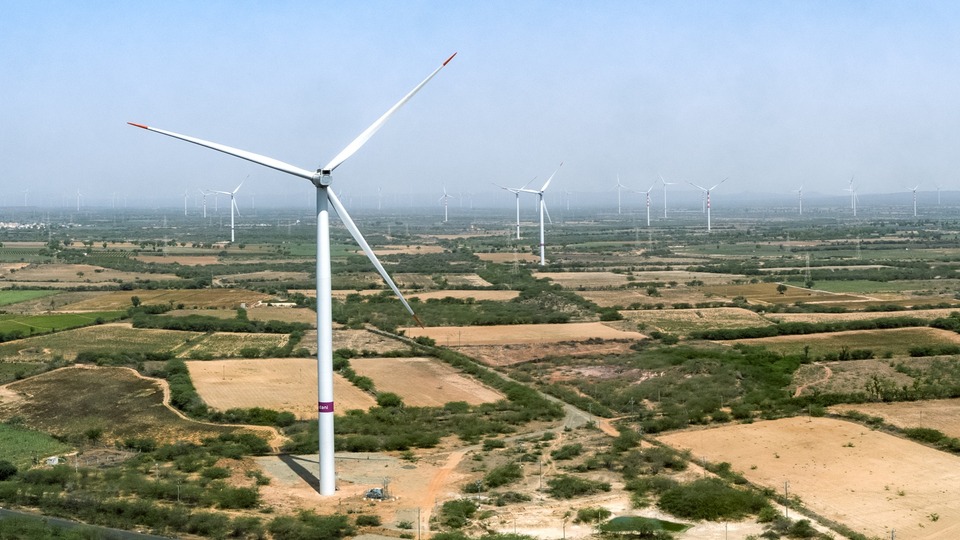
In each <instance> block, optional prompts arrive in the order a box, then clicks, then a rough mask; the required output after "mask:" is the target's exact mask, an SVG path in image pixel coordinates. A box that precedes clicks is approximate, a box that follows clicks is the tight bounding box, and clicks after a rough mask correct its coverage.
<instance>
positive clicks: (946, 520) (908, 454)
mask: <svg viewBox="0 0 960 540" xmlns="http://www.w3.org/2000/svg"><path fill="white" fill-rule="evenodd" d="M660 440H661V441H663V442H665V443H667V444H670V445H673V446H679V447H681V448H686V449H689V450H691V452H693V454H694V455H696V456H698V457H699V456H702V457H703V458H704V459H706V460H707V461H708V462H713V463H719V462H727V463H730V464H731V465H732V466H733V469H734V470H735V471H738V472H739V473H740V474H742V475H743V476H745V477H746V478H747V479H748V480H750V481H751V482H754V483H756V484H759V485H762V486H766V487H769V488H770V489H773V490H775V491H781V492H782V490H783V484H784V482H785V481H786V482H789V493H790V494H792V495H793V496H795V497H798V498H799V500H800V501H802V502H803V505H804V506H805V507H806V508H809V509H810V510H812V511H813V512H815V513H817V514H819V515H821V516H825V517H827V518H829V519H831V520H834V521H837V522H840V523H844V524H846V525H848V526H849V527H851V528H852V529H853V530H855V531H857V532H859V533H861V534H865V535H867V536H869V537H888V536H889V535H890V531H891V530H893V529H895V530H896V531H897V533H896V534H897V535H898V536H901V535H902V536H910V537H918V538H920V537H922V538H949V537H951V536H952V532H951V531H953V530H954V528H955V527H956V526H957V522H958V520H960V500H957V499H956V498H954V497H945V496H944V491H943V486H945V485H949V484H950V483H951V482H957V481H958V480H960V475H958V473H957V472H956V471H957V470H958V467H960V457H957V456H952V455H948V454H944V453H943V452H939V451H937V450H934V449H931V448H927V447H924V446H922V445H920V444H917V443H915V442H911V441H907V440H904V439H901V438H899V437H894V436H891V435H888V434H885V433H881V432H877V431H873V430H870V429H868V428H865V427H863V426H861V425H858V424H853V423H849V422H844V421H839V420H831V419H826V418H804V417H797V418H790V419H784V420H776V421H770V422H756V423H753V424H741V425H735V426H727V427H720V428H713V429H700V430H693V431H683V432H678V433H674V434H670V435H665V436H663V437H660ZM932 516H936V517H935V518H934V517H932Z"/></svg>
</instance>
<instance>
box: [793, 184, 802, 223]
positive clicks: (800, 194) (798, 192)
mask: <svg viewBox="0 0 960 540" xmlns="http://www.w3.org/2000/svg"><path fill="white" fill-rule="evenodd" d="M794 193H796V194H797V201H798V202H799V203H800V215H801V216H802V215H803V186H800V189H795V190H794Z"/></svg>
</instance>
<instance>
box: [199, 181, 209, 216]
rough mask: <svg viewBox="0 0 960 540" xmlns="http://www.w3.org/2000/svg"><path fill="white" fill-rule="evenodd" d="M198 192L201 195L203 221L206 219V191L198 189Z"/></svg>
mask: <svg viewBox="0 0 960 540" xmlns="http://www.w3.org/2000/svg"><path fill="white" fill-rule="evenodd" d="M198 191H200V194H201V195H203V219H207V191H206V190H205V189H199V188H198Z"/></svg>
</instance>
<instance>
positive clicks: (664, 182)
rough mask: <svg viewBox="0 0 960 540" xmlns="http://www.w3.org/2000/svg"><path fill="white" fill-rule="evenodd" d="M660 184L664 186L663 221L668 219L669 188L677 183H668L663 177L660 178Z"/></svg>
mask: <svg viewBox="0 0 960 540" xmlns="http://www.w3.org/2000/svg"><path fill="white" fill-rule="evenodd" d="M657 176H660V175H657ZM660 183H662V184H663V219H667V186H672V185H674V184H676V182H667V181H666V180H664V179H663V176H660Z"/></svg>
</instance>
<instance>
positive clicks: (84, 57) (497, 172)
mask: <svg viewBox="0 0 960 540" xmlns="http://www.w3.org/2000/svg"><path fill="white" fill-rule="evenodd" d="M4 8H5V9H4V17H3V18H2V19H0V54H2V57H3V58H4V60H5V63H4V64H5V65H4V70H3V72H2V74H0V102H2V104H3V107H2V108H0V111H2V112H0V122H2V125H3V126H4V129H3V131H2V134H0V156H2V158H3V165H4V167H3V171H2V173H0V175H2V181H0V195H2V197H3V200H5V201H6V204H8V205H15V204H19V202H18V201H20V200H22V191H23V189H25V188H28V187H29V189H30V190H31V194H33V195H32V196H36V197H38V199H37V201H38V202H39V200H40V199H39V198H40V197H46V198H47V199H48V200H52V201H57V200H61V199H63V198H64V197H67V198H70V200H71V201H72V197H74V194H75V191H76V190H77V189H79V190H81V191H82V192H83V193H84V195H85V200H86V201H89V202H90V203H91V204H94V203H93V201H94V200H100V201H106V200H108V199H109V198H110V197H111V196H112V193H114V192H116V193H117V194H118V195H119V196H127V197H130V198H133V197H156V198H170V199H171V200H174V201H175V200H176V198H177V197H181V199H182V194H183V192H184V190H190V191H191V192H194V193H195V192H196V190H197V189H198V188H210V189H218V190H232V189H233V187H235V186H236V185H237V184H238V183H239V182H240V181H241V180H243V179H244V178H245V177H246V176H247V175H250V180H248V181H247V183H246V184H245V185H244V188H243V191H242V192H241V193H243V194H244V195H246V196H251V195H252V196H256V197H257V201H258V203H259V202H260V201H261V200H263V201H264V204H266V202H267V200H268V198H270V197H274V198H277V197H279V198H280V199H283V198H287V197H289V198H290V199H292V200H302V199H304V198H308V199H310V200H311V201H312V191H313V190H312V187H311V186H310V185H309V184H308V183H307V182H306V181H297V180H296V179H292V178H289V177H287V176H286V175H283V174H281V173H278V172H275V171H272V170H270V169H266V168H263V167H260V166H257V165H254V164H252V163H248V162H244V161H241V160H237V159H235V158H231V157H228V156H224V155H222V154H219V153H216V152H211V151H209V150H204V149H202V148H199V147H196V146H194V145H190V144H188V143H184V142H182V141H175V140H172V139H169V138H166V137H162V136H159V135H156V134H150V133H146V132H144V131H141V130H136V129H134V128H131V127H130V126H128V125H127V124H126V122H128V121H131V122H140V123H144V124H148V125H151V126H156V127H159V128H161V129H167V130H171V131H175V132H179V133H184V134H187V135H192V136H195V137H200V138H204V139H207V140H211V141H215V142H219V143H222V144H226V145H230V146H234V147H237V148H241V149H244V150H249V151H253V152H257V153H260V154H264V155H268V156H271V157H274V158H277V159H280V160H283V161H286V162H289V163H291V164H293V165H296V166H299V167H303V168H308V169H310V168H316V167H318V166H320V165H321V164H323V163H326V161H328V160H329V159H330V158H331V157H332V156H333V155H334V154H336V153H337V152H339V151H340V149H342V148H343V147H344V146H345V145H346V144H347V143H348V142H350V140H352V139H353V138H354V137H355V136H356V135H357V134H358V133H359V132H360V131H362V130H363V129H364V128H366V127H367V126H368V125H369V124H370V123H371V122H373V121H374V120H375V119H376V118H377V117H379V116H380V115H381V114H382V113H383V112H384V111H385V110H386V109H387V108H389V107H390V106H391V105H392V104H393V103H395V102H396V101H397V100H398V99H399V98H400V97H401V96H403V95H404V94H405V93H406V92H407V91H409V90H410V89H411V88H412V87H413V86H414V85H415V84H416V83H417V82H419V81H420V80H422V78H423V77H424V76H426V75H427V74H428V73H429V72H430V71H432V70H433V69H434V68H436V67H437V66H438V65H439V64H440V63H441V62H442V61H443V60H444V59H445V58H447V57H448V56H449V55H450V54H452V53H453V52H457V53H458V55H457V57H456V58H455V59H454V60H453V62H451V63H450V65H449V66H447V68H446V69H444V70H443V71H442V72H441V73H440V74H438V76H437V77H436V78H435V79H434V80H433V81H432V82H431V83H430V84H428V85H427V86H426V87H425V88H424V89H423V91H421V92H420V94H418V95H417V96H416V97H415V98H414V99H413V100H412V101H411V102H410V103H409V104H407V105H406V106H405V108H404V109H403V110H401V111H400V112H399V113H398V114H397V116H396V117H395V118H393V119H392V120H391V121H390V122H389V123H388V124H387V125H386V126H385V127H384V129H383V130H382V131H381V132H380V133H378V134H377V135H376V137H375V138H374V139H373V140H371V142H370V143H369V144H368V145H366V146H365V147H364V148H363V149H362V150H361V151H360V152H359V153H358V154H357V155H356V156H354V157H353V158H352V159H351V160H350V161H348V162H347V163H345V164H344V165H343V166H342V167H341V168H339V169H338V170H337V174H336V176H335V178H334V184H333V185H334V189H335V190H337V192H349V193H350V194H354V195H356V194H359V193H364V194H368V196H369V197H375V196H376V191H377V188H378V187H379V188H382V189H383V191H384V194H392V195H396V194H401V193H407V192H416V193H430V192H432V191H433V192H436V193H437V197H439V196H440V194H441V193H442V192H441V186H442V185H446V187H447V189H448V190H450V191H453V192H458V191H463V192H468V191H470V192H474V193H476V192H480V191H494V190H496V188H495V187H493V186H492V185H491V184H490V183H491V182H497V183H500V184H504V185H509V186H519V185H522V184H524V183H525V182H527V181H528V180H530V179H531V178H533V177H535V176H536V177H538V178H540V179H541V181H542V180H543V179H545V178H546V177H548V176H549V175H550V174H551V173H552V172H553V170H554V169H556V166H557V164H558V163H559V162H561V161H563V162H564V167H563V170H562V171H561V172H560V173H559V174H558V175H557V177H556V179H555V181H554V182H555V183H554V184H553V185H552V186H551V187H552V189H556V190H561V189H565V190H571V191H581V192H583V191H601V190H604V189H613V187H614V185H615V182H616V175H617V174H618V173H619V174H620V177H621V179H622V181H623V183H624V184H626V185H628V186H630V187H632V188H634V189H639V190H646V189H647V188H648V187H649V186H650V185H651V184H652V183H653V182H654V181H655V180H656V178H657V175H658V174H662V175H663V176H664V177H665V178H666V179H667V180H668V181H674V182H681V183H683V185H682V186H676V187H677V189H678V190H684V191H690V190H692V189H693V188H690V187H689V186H688V185H686V182H687V181H691V182H695V183H698V184H700V185H705V186H709V185H713V184H715V183H717V182H718V181H719V180H721V179H722V178H724V177H729V178H730V180H729V181H728V182H727V183H726V184H725V185H724V186H723V188H722V189H723V190H724V191H725V192H728V193H730V194H734V193H758V192H764V193H767V192H769V193H789V192H791V191H793V190H796V189H797V188H799V187H800V186H801V185H802V186H804V191H805V192H809V193H813V192H819V193H821V194H824V195H831V196H832V195H836V196H842V195H843V194H844V192H843V189H844V188H846V187H847V182H848V181H849V179H850V177H851V176H852V175H855V178H856V184H857V187H858V191H859V192H860V193H861V194H865V193H884V192H906V191H908V190H909V189H910V188H912V187H913V186H914V185H916V184H918V183H921V187H920V190H921V191H927V192H930V191H934V190H936V188H937V186H940V187H941V188H942V189H944V190H958V189H960V179H957V178H955V171H957V170H960V156H958V153H957V152H956V151H955V150H954V149H955V148H956V147H958V142H960V141H958V135H957V134H955V131H956V130H955V129H952V128H954V126H955V125H957V124H958V122H957V120H958V119H960V105H958V103H957V100H956V99H955V98H954V96H955V95H956V94H957V90H958V86H960V84H958V83H960V80H958V78H960V75H958V71H957V70H956V69H952V68H954V67H955V66H956V65H957V64H958V59H960V58H958V57H960V46H958V45H960V32H958V30H960V28H958V27H960V5H957V4H955V3H950V2H921V3H914V4H906V3H900V2H873V3H854V2H718V3H638V2H614V1H608V2H596V3H591V4H589V6H587V7H584V6H583V5H580V4H577V3H573V2H547V1H527V2H520V3H513V2H499V1H496V2H482V3H476V4H467V3H463V4H452V3H444V2H436V1H423V2H406V3H390V2H366V3H361V4H355V3H334V2H322V3H315V2H282V1H281V2H275V3H270V4H261V3H256V2H203V3H198V4H194V3H189V2H146V3H139V2H138V3H133V2H129V3H124V2H115V3H95V4H84V3H70V2H26V1H12V2H7V3H5V4H4ZM718 194H719V192H718ZM928 196H929V195H928ZM261 198H262V199H261ZM504 200H505V201H508V199H504ZM556 200H557V201H559V199H556ZM554 204H556V203H554ZM905 204H906V203H905ZM101 205H102V203H101Z"/></svg>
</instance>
